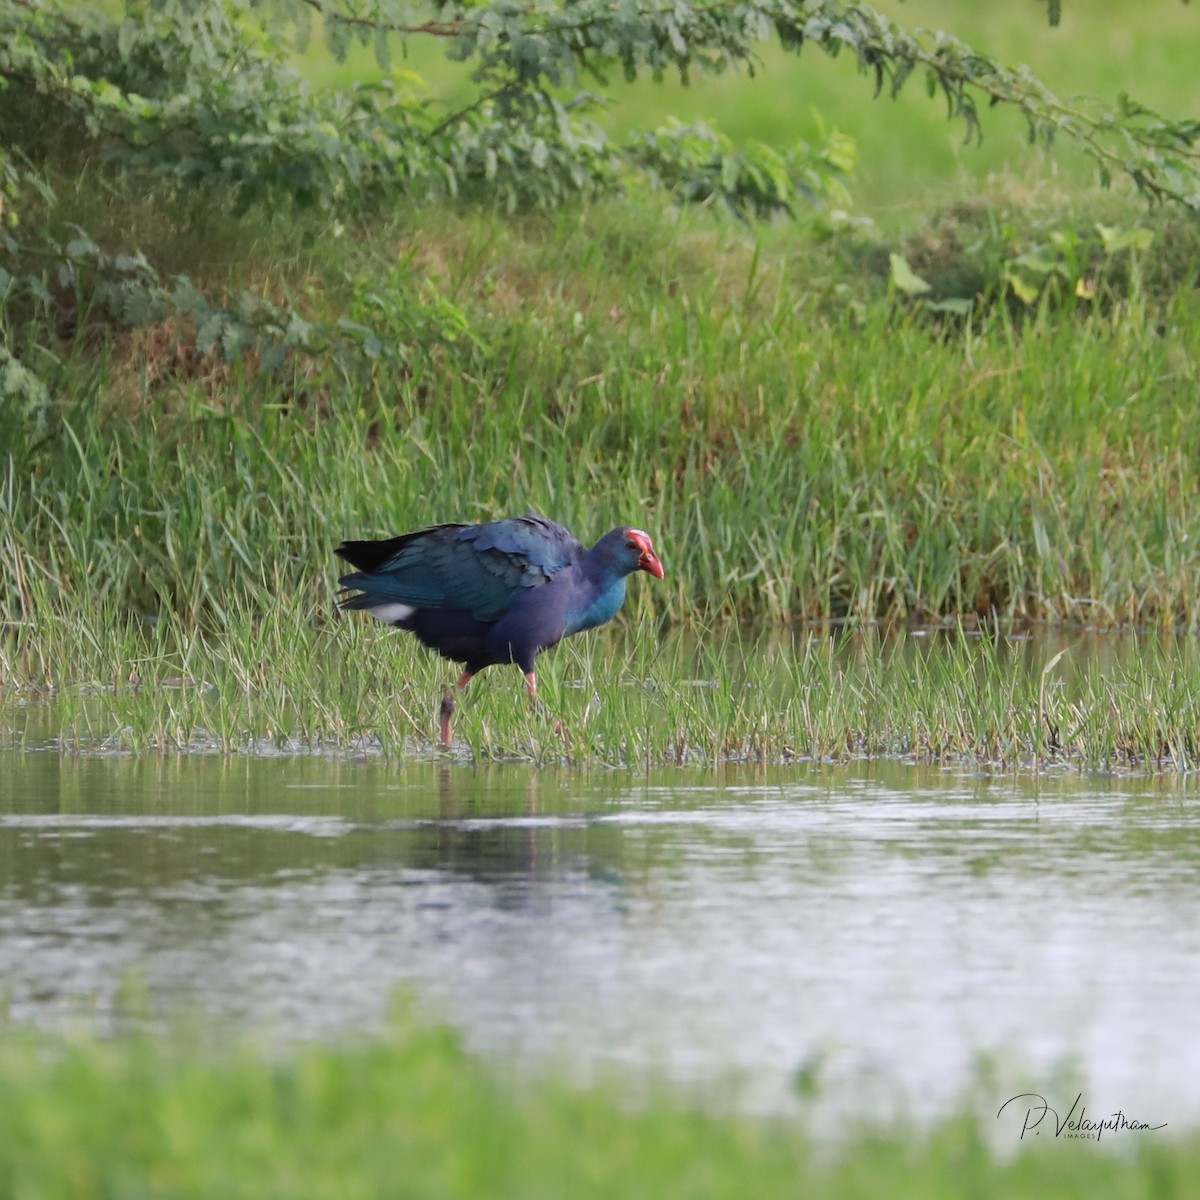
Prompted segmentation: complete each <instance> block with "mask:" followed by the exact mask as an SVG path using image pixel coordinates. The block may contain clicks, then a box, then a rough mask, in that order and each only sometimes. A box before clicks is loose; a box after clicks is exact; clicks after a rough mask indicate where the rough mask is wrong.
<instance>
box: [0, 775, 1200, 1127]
mask: <svg viewBox="0 0 1200 1200" xmlns="http://www.w3.org/2000/svg"><path fill="white" fill-rule="evenodd" d="M131 978H135V979H137V980H138V981H139V987H140V989H141V990H142V993H143V996H144V1001H143V1003H147V1004H148V1005H149V1007H150V1010H151V1012H152V1013H156V1014H169V1013H173V1012H177V1011H180V1010H183V1011H191V1010H199V1011H202V1012H203V1013H205V1014H207V1015H208V1018H209V1019H210V1020H214V1021H216V1022H219V1023H222V1024H223V1023H225V1022H229V1023H232V1024H234V1025H236V1026H237V1027H238V1028H249V1029H251V1030H254V1031H259V1030H261V1031H266V1032H267V1033H269V1034H270V1035H271V1036H274V1037H284V1038H291V1037H312V1036H315V1037H332V1036H338V1035H344V1034H346V1033H357V1032H362V1031H375V1030H378V1029H381V1028H383V1027H385V1025H386V1022H387V1019H388V1013H389V1010H390V1007H391V1005H392V1003H393V1002H394V998H395V996H396V993H397V991H398V990H399V991H405V990H406V991H408V992H409V993H410V994H411V995H412V996H414V997H415V1001H416V1006H417V1009H418V1011H422V1012H425V1013H428V1014H429V1015H431V1016H433V1017H436V1018H438V1019H445V1020H448V1021H450V1022H451V1023H452V1024H453V1025H455V1026H456V1027H458V1028H459V1029H461V1030H462V1031H463V1033H464V1036H465V1038H466V1040H467V1043H468V1045H470V1046H471V1047H472V1048H474V1049H477V1050H479V1051H481V1052H483V1053H486V1054H489V1055H493V1056H496V1057H497V1058H502V1059H506V1060H507V1059H509V1058H513V1057H515V1058H516V1059H517V1060H518V1061H520V1062H522V1063H525V1062H531V1063H532V1062H547V1063H558V1064H563V1065H565V1066H566V1067H567V1068H568V1069H569V1070H571V1071H572V1072H575V1073H577V1074H579V1075H580V1076H581V1077H584V1078H588V1077H593V1076H597V1075H599V1076H613V1075H615V1076H616V1077H617V1078H618V1079H620V1080H623V1081H635V1080H661V1079H666V1080H670V1081H673V1082H679V1083H682V1084H685V1085H687V1086H689V1087H691V1088H694V1089H697V1090H699V1091H700V1092H701V1093H707V1094H709V1095H711V1096H715V1097H719V1099H720V1102H722V1103H730V1102H732V1103H734V1104H736V1105H738V1106H740V1107H742V1108H745V1109H747V1110H750V1111H767V1112H787V1111H790V1110H792V1109H794V1108H795V1107H796V1106H797V1105H799V1104H801V1103H802V1101H801V1100H800V1099H799V1098H798V1095H799V1091H802V1090H803V1089H798V1088H797V1080H798V1079H807V1080H810V1081H814V1082H815V1084H816V1087H817V1091H818V1093H819V1094H820V1096H822V1097H824V1098H828V1099H829V1103H830V1105H832V1107H833V1108H836V1109H839V1110H840V1111H843V1112H845V1111H851V1112H854V1113H856V1114H860V1115H861V1114H862V1112H863V1111H864V1109H865V1108H870V1109H871V1110H872V1111H880V1112H886V1111H888V1110H889V1109H890V1108H891V1106H892V1105H893V1104H903V1105H904V1106H905V1108H906V1110H907V1111H909V1112H913V1113H916V1114H938V1113H942V1112H945V1111H946V1110H947V1109H949V1108H952V1107H953V1106H954V1105H955V1103H956V1102H957V1101H958V1099H959V1098H961V1096H962V1095H963V1093H964V1090H965V1089H967V1088H968V1087H970V1086H972V1084H973V1083H974V1084H975V1086H976V1090H977V1091H978V1089H979V1088H980V1087H982V1088H983V1089H984V1093H985V1094H983V1095H982V1096H981V1103H982V1106H983V1107H985V1108H986V1107H988V1106H989V1105H990V1104H991V1102H992V1101H995V1103H996V1106H998V1105H999V1103H1001V1102H1002V1101H1003V1100H1004V1099H1006V1098H1007V1097H1008V1096H1009V1095H1012V1094H1014V1093H1015V1092H1017V1091H1025V1090H1029V1091H1036V1092H1041V1093H1043V1094H1046V1095H1047V1096H1048V1098H1051V1099H1052V1097H1051V1093H1053V1094H1054V1096H1057V1097H1058V1098H1059V1099H1061V1100H1062V1101H1063V1104H1062V1108H1063V1110H1064V1111H1065V1109H1066V1107H1068V1106H1069V1103H1070V1098H1071V1097H1073V1095H1074V1091H1075V1090H1078V1088H1082V1089H1083V1090H1084V1091H1085V1093H1086V1102H1087V1104H1088V1107H1089V1111H1091V1112H1101V1111H1102V1112H1105V1113H1108V1112H1112V1111H1114V1110H1115V1109H1117V1108H1121V1109H1122V1110H1123V1111H1124V1112H1126V1113H1127V1114H1129V1113H1132V1114H1135V1115H1137V1116H1139V1117H1140V1118H1142V1119H1146V1120H1152V1121H1154V1122H1155V1123H1157V1122H1162V1121H1167V1122H1170V1123H1171V1124H1173V1125H1174V1124H1182V1123H1187V1122H1191V1123H1195V1121H1196V1120H1197V1119H1198V1118H1200V1032H1198V1031H1197V1025H1196V1013H1197V1011H1200V803H1198V800H1197V796H1196V793H1195V790H1194V784H1193V782H1192V781H1190V780H1188V779H1184V780H1175V781H1170V780H1156V779H1154V778H1151V777H1141V778H1080V777H1079V776H1077V775H1073V774H1072V775H1067V776H1061V777H1052V778H1048V779H1047V778H1043V779H1041V780H1033V779H1029V778H1026V779H1025V780H1020V779H1014V778H1013V777H1011V776H1009V777H986V776H977V775H971V774H968V773H966V772H964V771H962V770H959V771H953V770H951V771H944V770H937V769H927V768H921V767H914V766H910V765H902V764H898V763H888V762H882V763H873V764H872V763H862V764H855V765H850V766H846V767H837V768H832V767H820V766H807V767H792V768H787V769H783V768H778V769H775V768H772V769H740V770H735V769H725V770H721V771H719V772H711V771H710V772H694V771H688V770H684V769H677V770H667V771H663V772H658V773H651V774H648V775H647V774H644V773H641V774H639V773H632V772H582V771H567V770H563V771H559V770H542V771H538V770H535V769H533V768H526V767H517V766H511V767H491V768H486V769H476V768H472V767H470V766H465V765H462V764H446V763H431V762H424V763H413V764H408V765H395V764H392V765H389V764H385V763H381V762H378V761H374V762H372V761H333V760H330V759H327V758H318V757H311V758H305V757H292V758H283V757H280V758H274V759H271V758H254V757H243V758H229V759H222V758H218V757H204V756H192V757H162V758H160V757H144V758H139V759H130V758H118V757H103V756H96V757H68V756H60V755H59V754H58V753H53V752H42V753H17V752H4V753H0V989H2V991H3V994H4V995H5V996H6V998H7V1004H8V1008H9V1011H10V1013H11V1016H12V1018H13V1019H15V1020H18V1021H32V1022H35V1023H38V1024H42V1025H47V1026H61V1025H63V1024H70V1023H73V1022H78V1021H80V1020H84V1021H89V1022H97V1023H100V1024H101V1025H102V1026H103V1025H106V1024H108V1023H111V1022H112V1021H114V1020H116V1019H118V1018H119V1015H120V1012H121V1004H122V1001H121V996H122V993H123V990H124V987H125V984H126V983H127V981H128V980H129V979H131ZM980 1056H983V1057H984V1058H986V1059H989V1060H991V1061H992V1064H993V1065H992V1068H991V1069H992V1071H993V1073H994V1074H993V1078H992V1082H990V1083H983V1084H980V1082H979V1078H980V1070H979V1061H980ZM1075 1084H1077V1085H1078V1087H1075V1088H1074V1090H1072V1091H1071V1095H1070V1096H1067V1095H1066V1094H1065V1092H1066V1089H1067V1088H1068V1087H1069V1086H1071V1085H1075ZM1056 1089H1057V1090H1056ZM1060 1093H1061V1095H1060ZM1052 1102H1053V1099H1052ZM822 1103H824V1100H823V1101H822ZM993 1112H994V1109H993Z"/></svg>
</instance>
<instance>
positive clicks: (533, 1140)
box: [0, 1025, 1200, 1200]
mask: <svg viewBox="0 0 1200 1200" xmlns="http://www.w3.org/2000/svg"><path fill="white" fill-rule="evenodd" d="M0 1088H2V1089H3V1095H4V1104H3V1105H0V1181H3V1183H0V1190H2V1191H3V1194H4V1195H11V1196H14V1197H17V1196H38V1197H60V1196H61V1197H68V1196H69V1197H74V1198H78V1200H90V1198H92V1197H101V1196H123V1197H133V1196H142V1195H145V1196H164V1197H172V1198H175V1197H178V1198H183V1197H203V1198H204V1200H210V1198H211V1197H216V1196H219V1197H222V1198H228V1200H236V1198H238V1197H246V1198H248V1200H249V1198H253V1200H268V1198H270V1197H280V1198H281V1200H282V1198H286V1200H304V1198H307V1197H313V1198H318V1197H331V1198H332V1197H337V1198H338V1200H342V1198H344V1197H347V1196H401V1197H408V1196H412V1197H429V1198H431V1200H433V1198H436V1197H461V1198H463V1200H469V1198H471V1197H477V1196H478V1197H484V1196H496V1197H534V1196H544V1197H568V1196H589V1197H603V1196H612V1197H619V1198H620V1200H634V1198H637V1197H646V1198H647V1200H671V1198H672V1197H676V1196H678V1197H687V1198H688V1200H696V1198H700V1197H710V1196H711V1197H718V1196H722V1197H723V1196H728V1197H731V1198H736V1200H743V1198H744V1197H749V1196H753V1197H755V1198H756V1200H760V1198H766V1197H773V1196H779V1197H786V1198H787V1200H795V1198H796V1197H797V1196H807V1195H814V1196H822V1197H829V1198H830V1200H836V1198H838V1197H868V1196H869V1197H875V1196H889V1197H896V1198H903V1197H914V1198H916V1197H920V1198H922V1200H929V1198H934V1197H941V1196H946V1197H950V1196H961V1195H963V1189H964V1186H966V1185H967V1182H968V1181H969V1186H970V1188H972V1189H973V1190H974V1191H975V1192H977V1193H978V1194H980V1195H986V1196H989V1197H995V1198H997V1200H999V1198H1002V1197H1031V1198H1032V1197H1039V1198H1040V1197H1044V1196H1068V1195H1069V1196H1087V1197H1089V1200H1099V1198H1101V1197H1107V1196H1113V1197H1118V1196H1119V1197H1129V1196H1139V1195H1144V1194H1148V1193H1147V1192H1146V1187H1147V1181H1151V1180H1152V1181H1153V1183H1154V1188H1153V1194H1154V1195H1155V1196H1161V1197H1186V1196H1195V1195H1197V1194H1198V1193H1197V1181H1198V1180H1200V1140H1198V1139H1197V1137H1196V1136H1195V1135H1187V1134H1185V1133H1184V1131H1182V1130H1168V1131H1164V1132H1162V1133H1142V1134H1130V1133H1122V1134H1112V1135H1106V1140H1105V1143H1104V1144H1102V1145H1099V1146H1097V1145H1095V1144H1089V1145H1079V1144H1075V1143H1071V1144H1063V1143H1057V1142H1055V1143H1053V1144H1050V1145H1046V1144H1044V1143H1045V1142H1046V1140H1047V1139H1046V1138H1042V1139H1040V1142H1039V1144H1031V1143H1025V1144H1017V1143H1016V1135H1015V1133H1014V1134H1013V1136H1012V1141H1013V1143H1014V1144H1013V1145H1012V1146H1008V1145H1002V1146H1001V1147H1000V1149H999V1150H994V1149H991V1148H989V1143H988V1141H987V1140H985V1139H987V1138H991V1137H992V1135H993V1134H994V1133H995V1129H994V1122H992V1121H991V1119H990V1118H991V1116H992V1113H991V1112H990V1111H989V1112H988V1113H987V1115H986V1117H980V1118H975V1117H969V1116H963V1117H957V1118H950V1119H947V1120H945V1121H944V1122H943V1123H941V1124H938V1125H935V1126H933V1127H932V1128H929V1129H924V1130H911V1129H905V1128H900V1127H895V1128H886V1127H885V1128H882V1129H861V1130H856V1129H854V1128H848V1129H845V1130H844V1131H843V1136H842V1140H840V1141H839V1142H837V1143H836V1144H834V1145H833V1146H823V1147H818V1146H816V1145H814V1144H813V1142H812V1141H811V1140H810V1139H809V1138H808V1137H807V1136H806V1134H805V1132H804V1126H803V1124H802V1123H801V1124H799V1125H797V1124H796V1123H795V1122H793V1121H788V1122H784V1121H777V1122H771V1121H766V1120H755V1119H749V1118H743V1117H735V1116H717V1115H707V1114H705V1113H704V1112H702V1111H700V1110H699V1109H697V1108H689V1107H685V1106H684V1105H683V1103H682V1102H680V1101H676V1100H671V1099H667V1098H665V1097H659V1098H656V1099H652V1100H649V1101H647V1102H645V1103H638V1104H633V1105H631V1104H630V1103H629V1102H628V1101H627V1100H625V1099H623V1098H622V1097H621V1096H620V1095H619V1093H618V1092H617V1091H616V1090H615V1089H606V1088H588V1089H582V1088H578V1087H568V1086H565V1085H564V1084H562V1083H559V1082H557V1081H555V1080H552V1079H541V1080H535V1081H530V1080H528V1079H519V1080H518V1079H513V1078H511V1077H510V1076H509V1075H508V1074H507V1073H500V1072H497V1071H496V1070H493V1069H488V1068H486V1067H485V1066H483V1065H482V1064H480V1063H479V1062H478V1061H477V1060H475V1059H473V1058H471V1057H469V1056H467V1055H466V1054H465V1053H464V1052H463V1050H462V1048H461V1046H460V1044H459V1043H458V1041H457V1039H456V1038H455V1037H453V1036H452V1035H451V1034H449V1033H447V1032H444V1031H439V1030H433V1031H425V1030H416V1029H412V1028H409V1027H408V1026H407V1025H398V1026H397V1027H396V1029H395V1030H394V1032H393V1033H392V1034H390V1035H389V1036H388V1037H386V1038H383V1039H380V1040H373V1041H370V1042H367V1043H365V1044H362V1045H350V1046H345V1047H340V1048H315V1047H306V1048H299V1049H294V1050H291V1051H288V1052H286V1053H284V1054H282V1055H278V1054H276V1055H272V1056H271V1057H267V1056H265V1055H263V1054H261V1053H259V1052H257V1051H255V1050H253V1049H251V1048H248V1047H244V1046H242V1047H235V1048H230V1049H225V1050H223V1051H221V1052H218V1053H213V1052H211V1051H210V1050H206V1049H201V1047H200V1046H199V1045H198V1044H195V1043H189V1042H188V1041H187V1039H184V1040H183V1042H182V1043H177V1044H173V1045H172V1044H167V1043H166V1042H164V1041H158V1040H145V1041H143V1040H136V1039H134V1040H129V1039H118V1040H116V1041H112V1042H108V1043H100V1042H96V1041H92V1040H87V1039H83V1040H73V1041H62V1040H56V1039H51V1038H47V1037H37V1036H33V1035H25V1034H21V1033H18V1032H14V1031H11V1030H9V1031H6V1032H4V1033H3V1035H0ZM813 1103H819V1101H817V1102H813ZM1167 1133H1170V1134H1171V1135H1172V1136H1170V1137H1167V1136H1166V1134H1167ZM992 1140H993V1141H994V1140H995V1139H994V1138H993V1139H992ZM1123 1151H1124V1152H1130V1151H1132V1152H1131V1153H1121V1152H1123Z"/></svg>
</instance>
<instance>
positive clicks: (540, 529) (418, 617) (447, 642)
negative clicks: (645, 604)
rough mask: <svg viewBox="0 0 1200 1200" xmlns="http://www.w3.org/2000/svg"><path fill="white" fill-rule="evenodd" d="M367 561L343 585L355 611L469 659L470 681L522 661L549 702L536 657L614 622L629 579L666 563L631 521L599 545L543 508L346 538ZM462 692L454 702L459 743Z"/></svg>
mask: <svg viewBox="0 0 1200 1200" xmlns="http://www.w3.org/2000/svg"><path fill="white" fill-rule="evenodd" d="M336 553H337V554H339V555H340V556H341V557H342V558H344V559H345V560H346V561H347V562H349V563H350V565H351V566H353V567H355V568H357V569H356V570H355V571H354V572H352V573H351V574H349V575H343V576H342V577H341V579H339V580H338V582H339V583H341V585H342V586H343V587H344V588H346V589H347V592H348V593H353V594H348V595H347V596H345V597H344V598H343V599H342V601H341V606H342V607H343V608H351V609H354V608H361V609H364V610H365V611H367V612H369V613H371V615H372V616H374V617H377V618H378V619H379V620H381V621H384V622H386V623H387V624H389V625H394V626H396V628H398V629H406V630H408V631H409V632H410V633H413V634H416V636H417V638H418V639H419V640H420V641H421V642H423V643H424V644H425V645H426V646H428V647H429V648H430V649H431V650H436V651H437V652H438V653H439V654H440V655H441V656H442V657H443V658H448V659H451V660H452V661H454V662H459V663H462V664H463V668H464V669H463V673H462V675H461V676H460V677H459V680H458V685H457V686H458V687H459V688H460V689H461V688H465V687H466V686H467V684H468V683H469V682H470V679H471V677H472V676H473V675H475V674H477V673H478V672H479V671H482V670H483V668H484V667H490V666H491V665H492V664H493V663H509V662H511V663H516V664H517V666H519V667H520V668H521V670H522V671H523V672H524V673H525V683H526V687H527V688H528V690H529V695H530V697H531V698H534V699H536V698H537V674H536V668H535V660H536V658H537V656H538V654H539V653H540V652H541V651H542V650H547V649H549V648H550V647H551V646H555V645H557V644H558V643H559V642H560V641H562V639H563V638H564V637H570V636H571V634H573V633H580V632H582V631H583V630H585V629H594V628H595V627H596V626H597V625H603V624H604V623H605V622H606V621H610V620H612V618H613V617H615V616H616V615H617V612H618V610H619V609H620V607H621V605H622V604H623V603H624V601H625V579H626V577H627V576H628V575H631V574H632V573H633V572H634V571H649V572H650V574H651V575H653V576H655V578H657V579H662V577H663V568H662V563H661V562H659V559H658V555H657V554H655V553H654V546H653V544H652V543H651V541H650V538H649V536H648V535H647V534H645V533H643V532H642V531H641V530H640V529H631V528H629V527H628V526H620V527H619V528H617V529H613V530H610V531H609V532H608V533H606V534H605V535H604V536H603V537H602V538H601V539H600V540H599V541H598V542H597V543H596V544H595V545H594V546H593V547H592V548H591V549H590V550H588V549H586V548H585V547H583V546H582V545H580V543H579V542H578V541H576V539H575V538H574V537H573V536H572V535H571V534H570V533H568V532H567V530H565V529H564V528H563V527H562V526H561V525H556V524H555V523H554V522H553V521H548V520H547V519H546V518H545V517H539V516H536V515H533V514H530V515H529V516H525V517H513V518H510V519H508V520H503V521H489V522H487V524H485V525H434V526H432V527H430V528H429V529H421V530H419V531H417V532H416V533H404V534H401V535H400V536H399V537H394V538H386V539H384V540H383V541H363V542H351V541H347V542H343V543H342V544H341V545H340V546H339V547H338V548H337V551H336ZM453 713H454V699H453V696H452V694H449V693H448V694H447V695H446V697H445V698H444V699H443V701H442V710H441V718H442V725H441V735H442V744H443V745H444V746H448V745H449V744H450V719H451V717H452V716H453Z"/></svg>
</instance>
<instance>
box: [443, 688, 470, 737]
mask: <svg viewBox="0 0 1200 1200" xmlns="http://www.w3.org/2000/svg"><path fill="white" fill-rule="evenodd" d="M470 682H471V672H470V671H464V672H463V673H462V674H461V675H460V676H459V677H458V682H457V683H456V684H455V685H454V687H455V689H456V690H457V691H460V692H462V691H465V690H466V687H467V684H468V683H470ZM456 707H457V706H456V705H455V703H454V693H453V692H447V693H446V694H445V695H444V696H443V697H442V707H441V718H442V730H441V733H442V742H441V745H442V749H443V750H449V749H450V745H451V738H450V722H451V720H452V719H453V717H454V710H455V708H456Z"/></svg>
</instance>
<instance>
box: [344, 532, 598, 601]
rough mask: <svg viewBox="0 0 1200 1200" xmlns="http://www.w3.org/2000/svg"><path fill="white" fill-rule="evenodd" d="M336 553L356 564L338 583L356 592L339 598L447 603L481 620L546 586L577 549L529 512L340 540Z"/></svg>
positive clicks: (575, 556) (572, 540)
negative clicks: (385, 536)
mask: <svg viewBox="0 0 1200 1200" xmlns="http://www.w3.org/2000/svg"><path fill="white" fill-rule="evenodd" d="M338 553H339V554H341V555H342V557H343V558H346V559H348V560H349V561H350V562H351V563H352V564H353V565H354V566H356V567H360V568H363V569H361V570H359V571H356V572H355V573H354V574H352V575H344V576H343V577H342V578H341V580H339V582H340V583H341V584H342V585H343V586H344V587H348V588H357V589H359V590H360V591H361V592H363V593H364V595H362V596H356V597H354V598H352V599H351V600H350V601H348V602H347V603H346V607H350V608H366V607H370V605H371V604H372V603H377V602H384V601H392V602H398V603H400V604H411V605H412V606H413V607H414V608H439V609H444V608H452V609H456V610H459V611H464V612H469V613H470V614H471V615H472V616H474V617H476V618H477V619H479V620H481V621H487V620H493V619H495V618H497V617H499V616H500V615H501V614H502V613H504V612H506V611H507V610H508V608H509V606H510V605H511V604H512V602H513V601H514V600H515V599H516V598H517V597H518V596H519V595H521V594H522V593H523V592H527V591H529V590H530V589H531V588H536V587H541V586H542V585H543V584H545V583H548V582H549V581H550V580H551V579H553V578H554V576H555V575H556V574H557V573H558V572H559V571H561V570H563V568H564V567H568V566H570V565H571V564H572V563H573V562H575V561H576V560H577V559H578V556H579V555H581V554H582V553H583V547H582V546H580V544H579V543H578V542H577V541H576V540H575V538H574V537H572V536H571V534H570V533H568V532H567V530H565V529H564V528H563V527H562V526H561V525H556V524H555V523H554V522H553V521H548V520H546V518H545V517H539V516H535V515H530V516H526V517H514V518H510V519H508V520H503V521H490V522H489V523H488V524H486V525H435V526H434V527H433V528H431V529H423V530H421V531H420V532H418V533H409V534H404V535H403V536H401V537H398V538H391V539H389V540H388V541H386V542H346V543H345V544H344V545H343V546H341V547H339V550H338Z"/></svg>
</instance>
